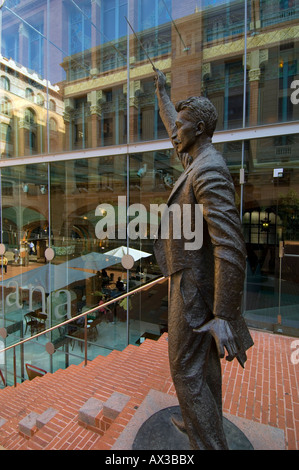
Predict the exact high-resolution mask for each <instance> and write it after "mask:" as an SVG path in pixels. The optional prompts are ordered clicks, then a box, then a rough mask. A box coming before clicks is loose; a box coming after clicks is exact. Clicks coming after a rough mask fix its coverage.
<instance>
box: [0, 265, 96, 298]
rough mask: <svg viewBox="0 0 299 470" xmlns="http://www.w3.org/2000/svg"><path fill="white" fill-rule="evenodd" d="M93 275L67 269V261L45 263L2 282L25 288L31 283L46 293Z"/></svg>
mask: <svg viewBox="0 0 299 470" xmlns="http://www.w3.org/2000/svg"><path fill="white" fill-rule="evenodd" d="M92 276H94V274H93V273H88V272H85V271H79V270H76V269H69V268H68V266H67V263H63V264H61V265H55V264H45V265H44V266H42V267H40V268H36V269H31V270H30V271H27V272H25V273H22V274H18V275H17V276H14V277H12V278H10V279H7V280H5V281H4V282H3V286H4V287H14V286H15V285H16V284H15V283H17V285H18V287H20V288H23V289H26V288H29V286H30V285H31V286H32V287H33V288H34V287H38V286H39V287H42V288H43V289H44V291H45V293H46V294H49V293H50V292H53V291H56V290H59V289H62V288H63V287H66V286H68V285H70V284H72V283H74V282H76V281H82V280H84V279H88V278H89V277H92Z"/></svg>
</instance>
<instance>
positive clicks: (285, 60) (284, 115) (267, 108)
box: [247, 0, 299, 125]
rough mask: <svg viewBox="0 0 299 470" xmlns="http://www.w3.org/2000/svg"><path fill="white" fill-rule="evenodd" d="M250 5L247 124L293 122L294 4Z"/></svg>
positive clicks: (276, 0) (297, 10) (295, 114)
mask: <svg viewBox="0 0 299 470" xmlns="http://www.w3.org/2000/svg"><path fill="white" fill-rule="evenodd" d="M251 4H252V6H251V9H252V14H254V16H252V21H251V23H250V38H249V40H248V62H247V66H248V68H249V72H248V73H249V93H250V109H251V111H250V119H249V122H248V124H249V125H257V124H270V123H274V122H275V123H276V122H286V121H293V120H296V119H298V116H299V114H298V113H299V110H298V106H296V105H295V102H294V101H293V100H292V94H293V93H296V92H294V87H295V80H298V65H297V64H298V59H299V56H298V54H299V53H298V40H297V39H296V36H295V34H294V26H295V24H297V23H298V17H299V5H298V2H294V1H293V0H286V1H281V0H274V1H272V2H267V1H265V0H261V1H260V2H259V4H258V2H253V1H252V2H251ZM261 45H262V47H261ZM295 88H296V87H295ZM294 98H295V96H294Z"/></svg>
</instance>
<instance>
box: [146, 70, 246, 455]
mask: <svg viewBox="0 0 299 470" xmlns="http://www.w3.org/2000/svg"><path fill="white" fill-rule="evenodd" d="M155 82H156V94H157V97H158V103H159V110H160V115H161V118H162V121H163V123H164V125H165V127H166V130H167V132H168V134H169V136H170V138H171V140H172V143H173V145H174V148H175V149H176V151H177V154H178V156H179V158H180V159H181V161H182V164H183V166H184V168H185V170H184V172H183V173H182V175H181V176H180V177H179V179H178V181H177V182H176V184H175V186H174V188H173V190H172V192H171V194H170V197H169V199H168V203H167V204H168V206H170V205H172V204H178V205H179V206H180V207H181V208H182V211H183V209H184V208H183V205H184V204H189V205H191V206H192V207H194V206H195V205H196V204H202V206H201V207H202V212H203V222H202V227H201V229H202V230H203V242H202V246H201V248H200V249H198V250H189V251H188V250H186V249H185V242H186V240H184V238H183V237H182V238H181V239H178V238H177V237H174V236H172V235H173V232H172V231H171V230H172V228H171V227H173V225H172V224H177V223H181V224H183V220H184V219H183V218H182V220H181V221H177V220H171V216H172V212H171V211H169V214H168V216H169V220H170V223H169V227H170V231H169V238H168V239H163V237H161V235H160V234H159V231H158V235H157V239H156V240H155V243H154V250H155V255H156V258H157V261H158V263H159V266H160V269H161V271H162V273H163V275H164V276H170V299H169V309H168V342H169V362H170V368H171V374H172V379H173V382H174V386H175V389H176V393H177V397H178V400H179V404H180V408H181V412H182V417H183V423H175V424H176V425H177V426H178V427H179V429H181V430H185V431H186V432H187V434H188V437H189V440H190V445H191V448H192V449H227V448H228V447H227V441H226V437H225V434H224V430H223V417H222V387H221V363H220V358H223V357H224V356H225V354H226V353H225V349H226V351H227V355H226V359H227V360H229V361H231V360H233V359H234V358H237V359H238V361H239V363H240V364H241V365H242V367H244V363H245V361H246V359H247V356H246V350H247V349H248V348H249V347H251V346H252V345H253V341H252V338H251V335H250V333H249V331H248V328H247V325H246V323H245V321H244V319H243V317H242V314H241V313H242V312H241V303H242V294H243V288H244V273H245V262H246V249H245V243H244V239H243V235H242V228H241V223H240V218H239V214H238V211H237V209H236V207H235V190H234V185H233V181H232V178H231V176H230V173H229V170H228V168H227V166H226V163H225V162H224V160H223V157H222V155H221V154H220V153H219V152H217V151H216V150H215V148H214V146H213V145H212V142H211V140H212V136H213V133H214V130H215V127H216V122H217V112H216V109H215V107H214V106H213V104H212V103H211V102H210V101H209V100H208V99H207V98H205V97H191V98H189V99H187V100H184V101H180V102H179V103H177V104H176V106H175V107H174V106H173V104H172V103H171V101H170V99H169V97H168V95H167V92H166V90H165V83H166V80H165V76H164V74H163V73H162V72H161V71H159V70H157V71H156V76H155ZM191 221H192V223H193V228H194V220H192V219H191ZM181 228H182V230H181V233H182V234H183V233H184V230H183V226H182V227H181Z"/></svg>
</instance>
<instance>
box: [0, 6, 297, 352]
mask: <svg viewBox="0 0 299 470" xmlns="http://www.w3.org/2000/svg"><path fill="white" fill-rule="evenodd" d="M298 17H299V0H274V1H272V2H269V1H265V0H248V1H244V0H242V1H241V0H232V1H223V0H216V1H210V0H201V1H198V0H197V1H196V0H186V1H185V2H179V1H178V0H101V1H100V0H64V1H63V0H41V1H39V2H29V1H27V0H6V1H5V2H4V4H3V6H2V8H1V10H0V22H1V40H0V44H1V58H0V63H1V74H0V97H1V108H0V119H1V123H0V126H1V133H0V153H1V160H0V167H1V208H2V212H1V229H2V231H1V233H2V239H1V241H2V243H4V244H5V246H6V251H7V253H8V254H10V255H9V258H10V266H11V269H18V270H21V271H22V269H25V268H27V267H30V268H35V267H38V265H39V264H43V263H45V261H46V260H45V256H44V254H45V249H46V248H47V247H49V246H51V247H52V248H54V250H55V258H54V260H53V261H52V263H53V264H55V265H56V264H63V263H68V262H69V261H70V260H72V259H74V258H76V257H79V256H81V255H82V254H87V253H92V252H96V253H105V252H106V251H108V250H111V249H113V248H115V247H117V246H121V245H125V246H127V244H128V245H129V246H130V247H132V248H135V249H138V250H141V251H144V252H146V253H151V254H152V253H153V246H152V242H153V241H152V239H151V237H150V233H151V229H152V227H150V222H149V219H148V216H145V218H144V219H145V220H142V221H141V223H140V226H139V227H137V228H136V230H137V231H138V230H139V232H138V233H139V236H138V237H136V239H127V238H126V235H125V237H124V238H120V237H119V236H118V237H116V238H115V239H109V238H103V239H99V238H97V237H96V225H97V223H98V222H99V220H101V217H103V216H105V214H104V212H105V211H104V212H103V213H100V212H99V207H102V205H103V204H107V205H108V206H110V207H113V208H114V209H115V214H116V219H115V227H116V233H117V234H118V235H120V233H122V234H123V227H126V225H127V224H128V223H129V222H130V220H132V217H133V215H132V214H131V215H128V214H126V215H125V217H123V213H122V215H121V216H119V214H120V213H121V209H120V207H119V205H118V204H119V197H120V196H121V197H123V198H126V201H125V204H127V205H129V204H130V205H131V204H139V205H142V206H144V207H145V208H146V210H147V212H149V210H150V205H151V204H158V205H159V204H163V203H165V202H166V201H167V199H168V195H169V193H170V191H171V189H172V187H173V185H174V183H175V181H176V180H177V179H178V177H179V175H180V174H181V172H182V167H181V165H180V162H179V160H178V158H177V156H176V155H175V152H174V151H173V148H172V145H171V142H170V141H169V139H168V136H167V134H166V131H165V129H164V126H163V124H162V121H161V119H160V116H159V111H158V105H157V99H156V95H155V89H154V73H153V68H152V65H151V62H150V61H152V63H153V64H154V66H155V67H156V68H158V69H160V70H162V71H163V72H164V73H165V75H166V80H167V85H166V86H167V91H168V93H169V96H170V97H171V99H172V101H173V102H176V101H178V100H180V99H183V98H187V97H188V96H191V95H199V94H201V95H205V96H207V97H208V98H209V99H210V100H211V101H212V102H213V103H214V105H215V106H216V108H217V110H218V114H219V118H218V123H217V129H216V133H215V135H214V139H213V141H214V145H215V146H216V147H217V148H218V149H219V150H220V151H221V152H222V154H223V155H224V157H225V159H226V161H227V164H228V166H229V169H230V172H231V174H232V177H233V180H234V184H235V187H236V203H237V206H238V208H239V211H240V217H241V219H242V223H243V227H244V236H245V240H246V244H247V250H248V259H247V277H246V286H245V296H244V312H245V318H246V320H247V321H248V323H249V325H251V326H254V327H262V328H267V329H269V330H271V331H278V332H291V333H292V334H293V332H294V331H295V332H296V331H298V327H299V317H298V313H297V311H296V308H297V307H296V305H297V304H298V303H299V289H298V275H297V274H296V273H297V271H298V269H297V260H296V255H297V250H298V248H297V246H298V241H299V214H298V210H299V184H298V183H299V178H298V176H299V175H298V169H299V145H298V144H299V133H298V120H299V104H297V101H298V100H297V99H296V97H297V96H298V93H297V94H296V89H297V88H299V72H298V60H299V43H298V28H299V27H298ZM246 20H247V24H246V23H245V22H246ZM131 28H133V29H134V32H135V33H133V31H132V29H131ZM136 36H137V38H138V40H137V39H136ZM148 57H149V58H150V61H149V59H148ZM125 208H127V206H126V207H125ZM123 209H124V208H123ZM140 220H141V219H140ZM30 243H33V244H34V253H32V252H31V253H29V251H30V250H29V246H30ZM16 250H17V251H18V252H19V255H20V254H21V253H23V256H22V257H21V256H19V258H18V260H16V259H15V258H14V253H15V251H16ZM24 253H25V255H24ZM21 258H22V259H21ZM35 263H36V264H35ZM108 271H109V275H110V274H114V275H115V278H116V279H117V277H118V276H121V277H123V280H124V281H125V283H126V286H127V288H128V289H129V290H130V289H133V288H134V287H135V286H136V285H139V284H140V282H143V281H144V280H149V279H153V278H155V277H158V276H159V275H160V271H159V268H158V266H157V264H156V261H155V259H154V256H153V255H152V256H148V257H144V258H140V259H139V260H138V261H135V264H134V267H133V270H132V271H130V272H129V271H126V270H124V268H123V267H122V266H121V264H119V265H116V266H111V267H110V268H108ZM140 273H142V275H140ZM79 284H80V283H79ZM66 288H67V287H66ZM68 289H69V291H71V292H72V296H71V297H72V305H74V309H75V310H74V311H76V305H77V304H78V305H79V304H80V305H82V298H84V302H85V306H86V307H92V306H94V305H96V304H97V302H98V300H99V298H98V297H97V296H95V295H94V293H95V292H100V287H99V279H98V277H97V276H94V278H88V279H86V280H85V281H84V282H83V284H82V283H81V284H80V285H71V284H69V285H68ZM163 289H164V287H161V292H160V291H159V293H156V294H155V295H154V296H151V298H152V300H153V298H156V296H158V297H159V300H157V305H155V304H153V305H152V304H151V302H149V301H148V299H147V297H146V296H140V297H138V299H139V300H138V302H137V300H136V299H137V298H135V297H134V298H135V304H134V302H133V305H132V306H130V305H129V304H127V305H126V309H127V314H126V315H125V317H124V316H123V315H121V314H120V312H118V313H119V315H120V317H122V320H124V318H125V321H124V322H122V323H125V324H126V325H127V326H128V329H129V336H128V337H127V336H126V333H124V332H123V331H122V330H121V329H119V328H120V327H119V324H118V325H116V324H115V326H114V328H115V330H114V333H115V334H114V339H112V337H110V336H107V338H106V339H103V337H102V340H101V341H100V342H99V344H98V346H99V347H101V348H108V349H109V348H122V347H124V346H125V345H126V344H127V342H128V338H129V341H130V342H133V343H135V342H136V341H137V340H138V338H139V336H141V334H142V333H144V331H148V330H150V331H149V332H150V333H152V334H157V335H159V334H160V332H161V331H164V330H165V328H166V329H167V315H166V314H165V308H166V309H167V288H166V291H165V292H164V290H163ZM160 294H161V295H160ZM162 294H163V295H162ZM158 297H157V298H158ZM50 298H51V299H52V297H50ZM2 300H3V303H4V304H5V296H4V297H3V299H2ZM51 302H54V299H52V300H51ZM137 304H138V305H137ZM5 305H7V304H5ZM53 305H54V304H53ZM165 306H166V307H165ZM78 308H79V307H78ZM23 310H24V309H23ZM23 310H22V311H18V312H17V311H16V309H14V307H13V306H12V307H11V308H9V312H7V311H6V310H5V309H3V311H2V319H3V322H4V323H5V322H9V321H11V322H12V321H13V320H12V318H14V317H15V318H18V319H21V318H23V317H24V314H25V313H24V312H25V310H24V311H23ZM72 311H73V310H72ZM154 311H155V312H157V314H154ZM52 320H53V319H50V318H49V319H48V324H49V325H51V324H53V321H54V320H53V321H52ZM56 320H57V319H56ZM56 320H55V321H56ZM143 330H144V331H143ZM90 354H92V353H90ZM94 354H96V353H94Z"/></svg>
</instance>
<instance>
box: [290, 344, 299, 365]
mask: <svg viewBox="0 0 299 470" xmlns="http://www.w3.org/2000/svg"><path fill="white" fill-rule="evenodd" d="M291 348H292V349H295V351H293V352H292V354H291V362H292V364H294V365H297V364H299V339H295V341H292V343H291Z"/></svg>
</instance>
